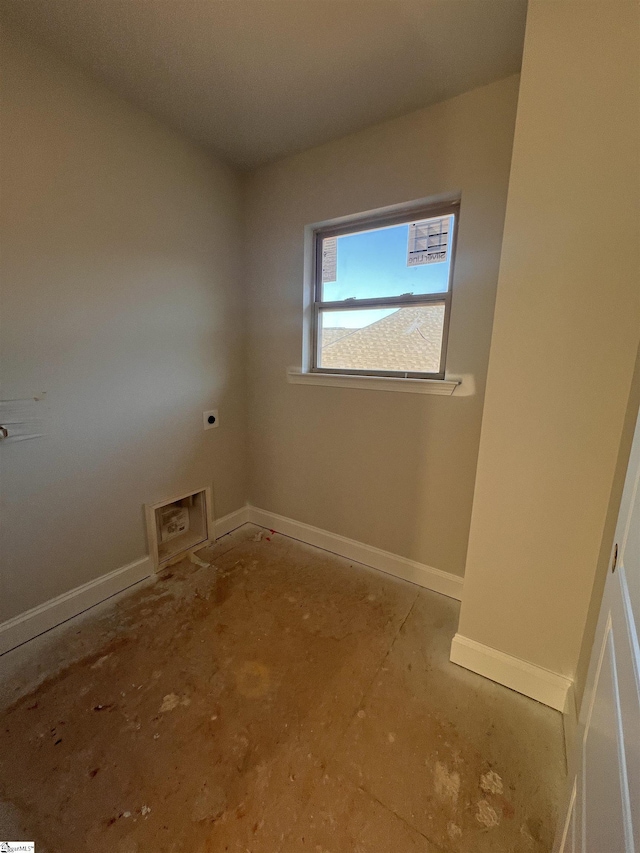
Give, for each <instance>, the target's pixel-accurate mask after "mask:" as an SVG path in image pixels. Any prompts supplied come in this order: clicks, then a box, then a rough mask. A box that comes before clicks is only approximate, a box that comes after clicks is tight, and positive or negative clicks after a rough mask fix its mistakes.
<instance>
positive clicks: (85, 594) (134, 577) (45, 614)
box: [0, 556, 153, 655]
mask: <svg viewBox="0 0 640 853" xmlns="http://www.w3.org/2000/svg"><path fill="white" fill-rule="evenodd" d="M152 573H153V563H152V560H151V557H149V556H146V557H141V558H140V559H139V560H135V561H134V562H133V563H128V564H127V565H126V566H121V567H120V568H119V569H114V570H113V571H112V572H108V573H107V574H106V575H102V577H99V578H95V579H94V580H92V581H89V582H88V583H85V584H82V586H77V587H76V588H75V589H71V590H69V591H68V592H64V593H62V595H58V596H56V597H55V598H51V599H50V600H49V601H45V602H44V603H43V604H39V605H38V606H37V607H33V608H31V610H26V611H25V612H24V613H21V614H20V615H18V616H14V617H13V618H12V619H8V620H7V621H6V622H3V623H2V624H0V655H2V654H4V653H5V652H8V651H10V650H11V649H14V648H15V647H16V646H20V645H22V643H26V642H27V641H28V640H32V639H33V638H34V637H37V636H38V635H39V634H43V633H44V632H45V631H49V630H50V629H51V628H55V627H56V625H60V624H61V623H62V622H66V621H67V619H71V618H72V617H73V616H78V615H79V614H80V613H82V612H83V611H84V610H87V609H88V608H89V607H94V606H95V605H96V604H100V602H101V601H104V600H105V599H107V598H110V597H111V596H112V595H115V594H116V593H118V592H122V591H123V590H125V589H127V588H128V587H130V586H132V585H133V584H136V583H138V582H139V581H141V580H144V579H145V578H148V577H149V576H150V575H151V574H152Z"/></svg>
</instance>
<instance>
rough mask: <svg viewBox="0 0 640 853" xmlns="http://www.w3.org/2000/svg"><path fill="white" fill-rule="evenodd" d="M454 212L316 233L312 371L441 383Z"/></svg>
mask: <svg viewBox="0 0 640 853" xmlns="http://www.w3.org/2000/svg"><path fill="white" fill-rule="evenodd" d="M458 211H459V205H458V204H448V205H446V206H442V205H440V206H438V207H435V206H431V207H428V208H422V209H420V210H411V211H407V210H405V211H404V212H403V213H394V214H381V215H379V216H376V217H367V218H366V219H365V218H362V219H360V220H356V221H353V222H351V223H349V225H341V226H334V227H326V228H321V229H318V230H317V231H315V234H314V236H315V265H314V307H313V335H312V350H313V356H312V365H311V369H312V371H314V372H320V373H341V374H356V375H357V374H365V375H375V376H395V377H407V378H409V377H412V378H430V379H444V374H445V356H446V350H447V333H448V329H449V315H450V313H451V281H452V277H453V255H454V251H455V238H456V228H457V220H458Z"/></svg>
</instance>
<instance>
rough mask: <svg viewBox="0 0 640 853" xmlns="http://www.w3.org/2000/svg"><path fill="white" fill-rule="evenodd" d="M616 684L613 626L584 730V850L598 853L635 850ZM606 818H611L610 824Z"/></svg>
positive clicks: (606, 639)
mask: <svg viewBox="0 0 640 853" xmlns="http://www.w3.org/2000/svg"><path fill="white" fill-rule="evenodd" d="M616 682H617V678H616V656H615V646H614V638H613V631H612V630H611V626H609V630H608V631H607V633H606V635H605V640H604V648H603V649H602V659H601V665H600V668H599V672H598V674H597V676H596V689H595V691H594V693H593V705H592V708H591V714H590V716H589V719H588V721H587V726H586V737H585V739H584V750H583V765H582V769H583V780H582V795H583V796H582V831H583V835H582V848H583V850H585V851H587V850H589V851H594V853H595V851H602V853H605V851H612V853H613V851H619V853H622V851H627V850H631V849H632V848H630V847H628V846H627V842H626V838H627V830H626V826H627V823H628V814H627V811H628V809H627V803H626V802H625V799H626V797H625V791H626V787H627V778H626V766H625V765H626V762H625V760H624V744H623V743H621V737H620V731H621V726H622V720H621V714H620V701H619V694H618V685H617V683H616ZM621 768H622V769H621ZM603 815H607V820H606V821H603V819H602V816H603Z"/></svg>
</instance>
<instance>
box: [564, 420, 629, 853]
mask: <svg viewBox="0 0 640 853" xmlns="http://www.w3.org/2000/svg"><path fill="white" fill-rule="evenodd" d="M639 484H640V420H639V421H638V423H637V424H636V432H635V436H634V441H633V447H632V450H631V456H630V459H629V467H628V470H627V477H626V480H625V487H624V492H623V495H622V501H621V505H620V515H619V517H618V524H617V527H616V535H615V542H616V545H615V546H614V549H613V553H612V560H611V569H612V571H610V572H609V574H608V576H607V581H606V584H605V589H604V594H603V598H602V607H601V610H600V617H599V621H598V627H597V629H596V636H595V641H594V645H593V652H592V656H591V663H590V665H589V674H588V677H587V685H586V689H585V695H584V699H583V702H582V709H581V712H580V719H579V724H578V733H577V737H578V739H579V740H578V743H579V744H580V752H579V756H578V762H577V764H578V766H577V769H576V775H575V777H574V778H573V779H571V780H570V784H571V786H572V795H571V797H569V798H568V802H569V805H568V807H567V811H566V819H565V820H564V821H563V823H562V831H561V832H559V833H558V836H557V839H556V845H555V848H554V849H555V850H556V851H559V853H574V851H575V853H640V645H639V643H638V624H639V620H640V486H639ZM616 555H617V558H616ZM572 845H573V846H572Z"/></svg>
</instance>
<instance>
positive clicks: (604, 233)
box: [459, 0, 640, 676]
mask: <svg viewBox="0 0 640 853" xmlns="http://www.w3.org/2000/svg"><path fill="white" fill-rule="evenodd" d="M639 48H640V44H639V40H638V6H637V4H636V3H631V2H629V3H625V2H613V3H591V2H563V1H562V0H557V2H553V3H549V2H546V0H530V3H529V16H528V23H527V31H526V39H525V50H524V62H523V68H522V82H521V88H520V99H519V106H518V118H517V123H516V135H515V141H514V150H513V163H512V168H511V178H510V185H509V202H508V206H507V219H506V224H505V232H504V241H503V249H502V261H501V267H500V282H499V287H498V297H497V302H496V314H495V322H494V334H493V340H492V344H491V359H490V368H489V379H488V385H487V395H486V403H485V411H484V419H483V426H482V438H481V444H480V455H479V462H478V475H477V482H476V489H475V499H474V508H473V517H472V522H471V532H470V540H469V553H468V558H467V566H466V575H465V590H464V601H463V605H462V613H461V618H460V629H459V630H460V633H461V634H463V635H465V636H467V637H469V638H471V639H473V640H476V641H478V642H480V643H484V644H486V645H488V646H492V647H493V648H496V649H498V650H500V651H503V652H507V653H509V654H512V655H515V656H516V657H519V658H522V659H524V660H527V661H530V662H532V663H535V664H538V665H540V666H543V667H546V668H547V669H550V670H553V671H556V672H559V673H562V674H564V675H566V676H572V675H573V674H574V672H575V670H576V666H577V662H578V655H579V651H580V644H581V641H582V637H583V631H584V628H585V620H586V617H587V610H588V606H589V600H590V597H591V592H592V587H593V584H594V576H595V572H596V565H597V562H598V555H599V551H600V547H601V541H602V537H603V531H604V529H605V520H606V517H607V507H608V502H609V496H610V494H611V489H612V483H613V479H614V472H615V468H616V457H617V453H618V447H619V443H620V439H621V435H622V429H623V423H624V417H625V410H626V405H627V399H628V396H629V390H630V385H631V378H632V374H633V369H634V361H635V357H636V351H637V347H638V339H639V337H640V265H639V250H640V231H639V228H640V210H639V207H638V205H639V203H640V193H639V191H638V190H639V178H640V170H639V160H638V158H639V152H640V137H639V123H638V109H639V104H640V99H639V88H638V80H639V79H640V78H639V70H640V69H639V62H640V49H639Z"/></svg>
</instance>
